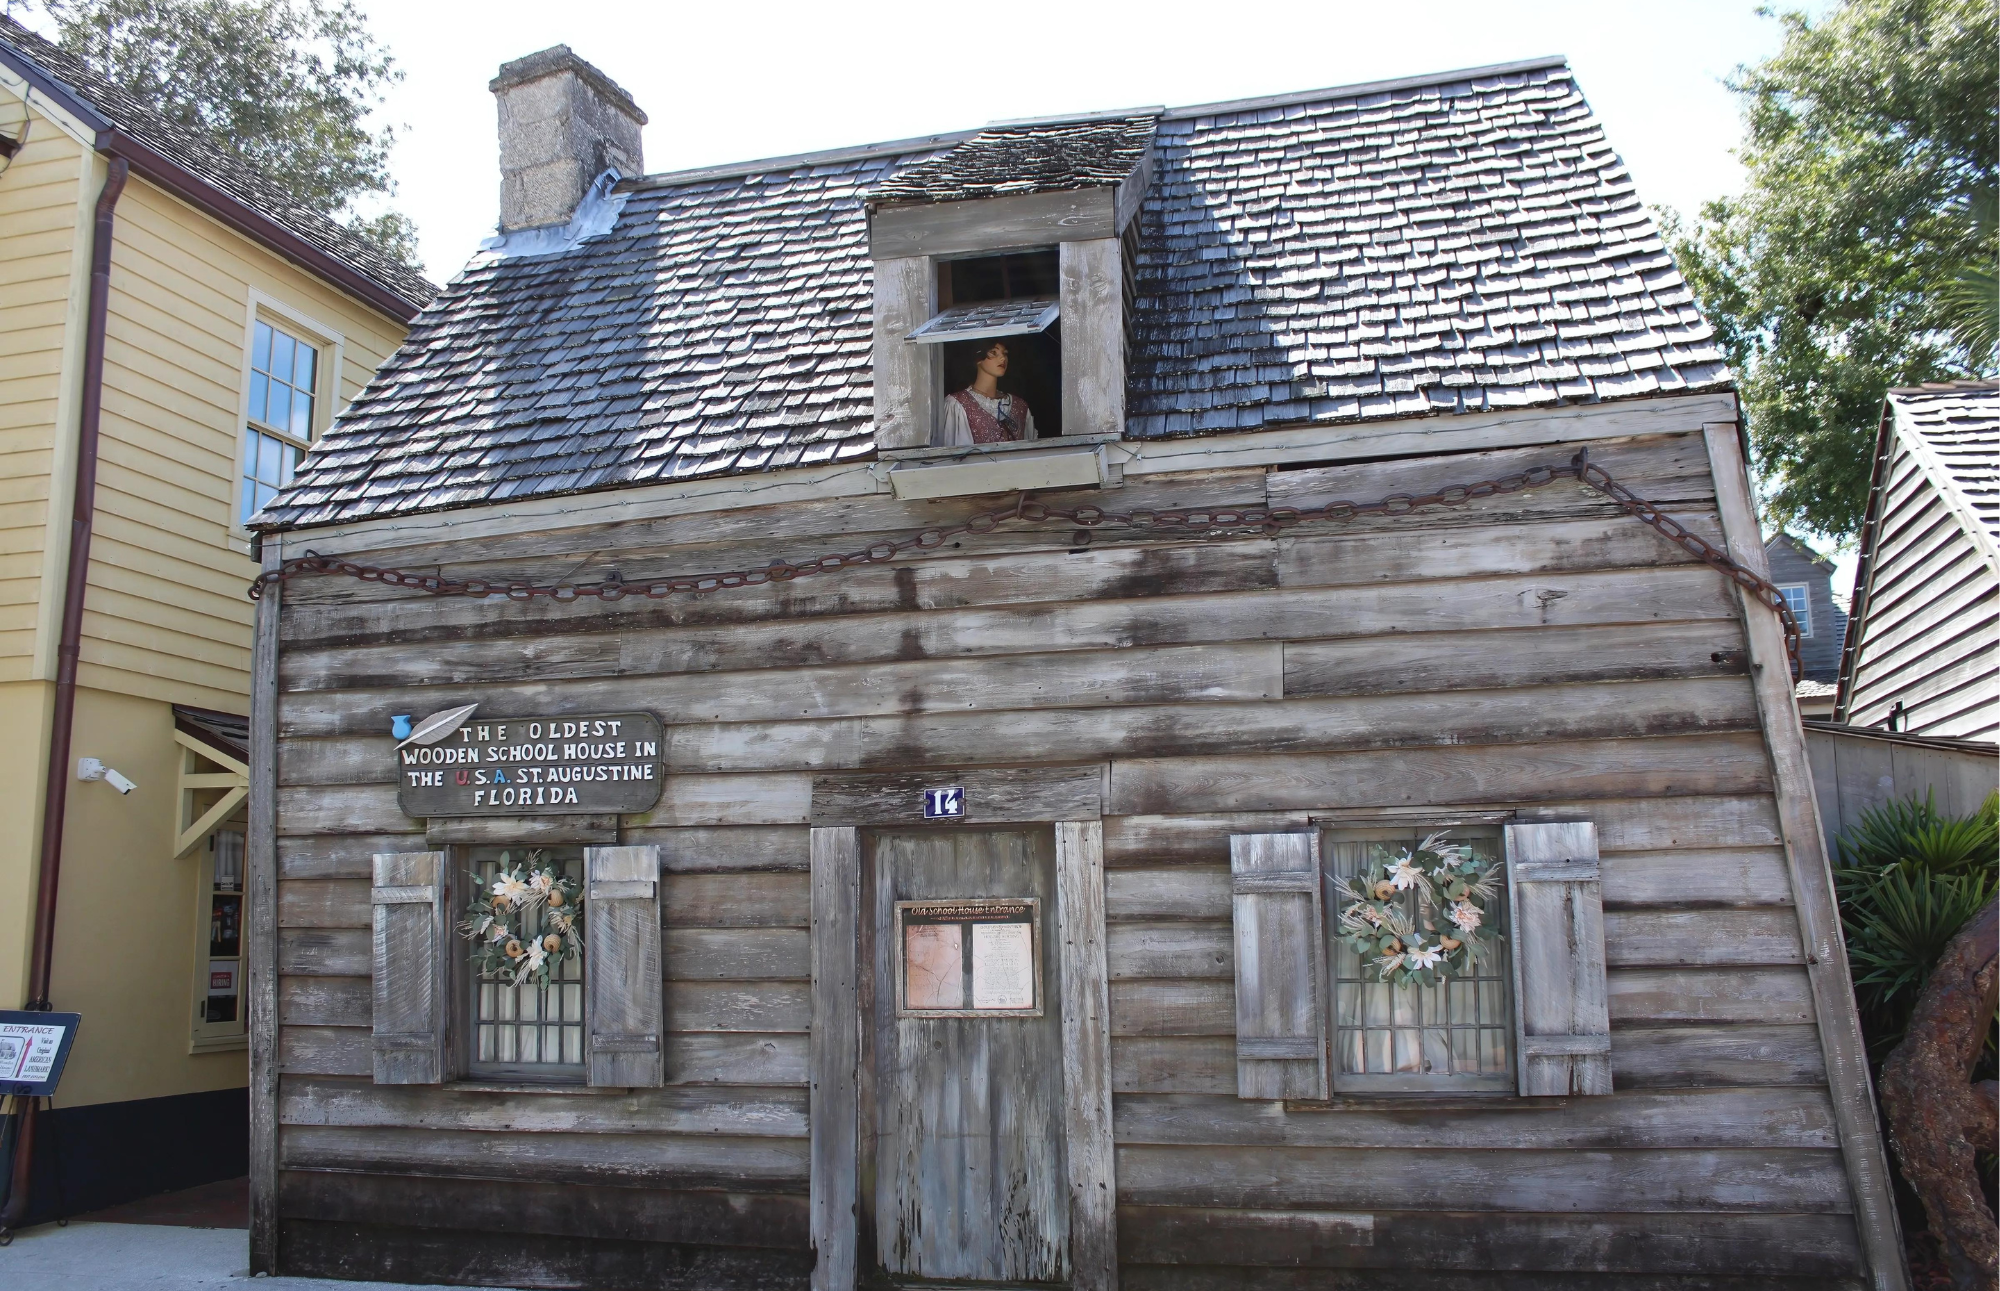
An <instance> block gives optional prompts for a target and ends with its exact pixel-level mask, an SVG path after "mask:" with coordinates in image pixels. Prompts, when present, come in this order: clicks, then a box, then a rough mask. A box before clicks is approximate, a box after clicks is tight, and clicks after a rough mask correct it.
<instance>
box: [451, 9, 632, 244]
mask: <svg viewBox="0 0 2000 1291" xmlns="http://www.w3.org/2000/svg"><path fill="white" fill-rule="evenodd" d="M487 88H489V89H491V90H492V91H493V95H494V97H495V98H496V99H498V100H499V106H500V231H501V232H502V233H513V232H515V231H516V230H518V229H537V228H545V227H547V226H549V225H559V224H566V223H568V222H569V218H570V216H571V215H573V214H574V213H575V212H576V207H577V203H579V202H581V201H582V200H583V196H584V194H585V193H587V192H589V191H590V184H591V181H592V180H594V179H596V178H597V177H598V176H599V175H601V174H603V173H604V171H605V170H606V169H607V168H609V167H612V166H616V167H617V168H618V170H619V171H620V173H622V174H624V175H627V176H632V175H639V174H643V173H644V170H645V168H644V165H643V161H642V154H641V152H640V148H639V128H640V127H641V126H643V125H645V124H646V114H645V113H644V112H641V111H640V110H639V105H638V104H636V103H634V102H633V101H632V96H631V95H629V94H627V93H626V92H625V91H624V90H621V89H619V88H618V85H617V83H616V82H614V81H613V80H612V79H611V78H610V77H608V76H606V75H605V74H604V73H602V72H600V71H598V70H597V69H596V68H595V67H592V66H591V65H590V64H589V63H586V62H584V61H583V60H582V59H581V58H578V57H577V56H576V55H575V54H573V53H571V52H570V48H569V46H568V45H557V46H556V47H555V48H553V49H545V50H543V51H542V52H541V53H539V54H530V55H528V56H527V57H526V58H519V59H516V60H514V61H513V62H511V63H502V64H501V65H500V75H498V76H496V77H494V78H493V83H492V84H491V85H490V86H488V87H487Z"/></svg>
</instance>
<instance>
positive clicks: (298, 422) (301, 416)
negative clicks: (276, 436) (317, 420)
mask: <svg viewBox="0 0 2000 1291" xmlns="http://www.w3.org/2000/svg"><path fill="white" fill-rule="evenodd" d="M312 406H313V403H312V396H311V395H309V394H307V393H306V392H305V391H303V390H294V391H292V423H291V431H292V434H294V435H296V436H298V437H299V438H300V439H310V438H311V437H312Z"/></svg>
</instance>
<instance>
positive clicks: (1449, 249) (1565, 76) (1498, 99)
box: [260, 59, 1730, 528]
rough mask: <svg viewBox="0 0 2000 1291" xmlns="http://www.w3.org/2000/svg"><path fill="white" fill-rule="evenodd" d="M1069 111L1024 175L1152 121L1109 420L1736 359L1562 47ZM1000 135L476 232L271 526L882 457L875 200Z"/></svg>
mask: <svg viewBox="0 0 2000 1291" xmlns="http://www.w3.org/2000/svg"><path fill="white" fill-rule="evenodd" d="M1079 121H1080V122H1081V123H1082V124H1081V125H1080V126H1079V127H1078V131H1077V134H1076V138H1077V139H1084V138H1086V137H1087V138H1088V139H1089V140H1090V143H1089V146H1088V147H1082V146H1081V145H1079V148H1080V149H1081V151H1079V152H1078V153H1077V156H1079V157H1082V156H1083V154H1084V153H1088V154H1089V157H1084V158H1083V162H1076V159H1075V158H1071V162H1072V163H1074V164H1072V165H1071V170H1070V171H1069V172H1068V177H1067V178H1065V177H1064V175H1059V174H1056V173H1055V172H1054V171H1053V170H1051V171H1050V172H1049V173H1048V174H1042V173H1041V172H1039V171H1035V170H1034V169H1033V167H1030V168H1029V171H1028V172H1027V173H1024V175H1023V176H1022V178H1023V181H1024V182H1042V183H1055V184H1061V183H1076V182H1082V183H1092V182H1101V181H1099V180H1094V179H1092V178H1091V175H1093V174H1095V172H1094V171H1091V170H1089V166H1088V165H1086V164H1084V163H1088V162H1090V158H1095V157H1098V154H1099V153H1102V154H1103V156H1102V157H1101V158H1099V160H1101V161H1103V163H1104V167H1108V168H1113V169H1115V168H1117V167H1119V166H1123V165H1125V160H1126V159H1125V158H1124V157H1123V156H1122V155H1120V154H1119V148H1120V147H1122V146H1123V144H1122V143H1121V139H1124V138H1125V136H1126V135H1131V136H1132V137H1136V135H1135V134H1133V133H1132V132H1134V131H1137V130H1140V129H1141V128H1142V125H1141V123H1143V128H1144V129H1150V130H1152V131H1154V137H1153V141H1152V147H1153V154H1152V180H1151V185H1150V188H1149V189H1148V190H1147V194H1146V197H1145V200H1144V203H1143V205H1142V207H1141V209H1140V212H1139V214H1138V217H1137V225H1138V260H1137V268H1136V278H1135V283H1134V287H1135V291H1136V297H1135V300H1134V303H1133V306H1132V308H1133V311H1134V313H1133V317H1132V319H1131V320H1130V322H1131V332H1130V334H1131V338H1132V342H1131V354H1130V359H1129V366H1128V393H1127V409H1128V417H1127V429H1126V433H1127V435H1128V437H1132V438H1141V437H1160V436H1174V435H1208V434H1219V433H1227V432H1233V431H1242V430H1252V429H1257V428H1260V427H1270V426H1277V425H1298V424H1302V423H1305V424H1310V423H1319V424H1328V425H1333V424H1338V423H1342V422H1355V421H1362V420H1373V419H1378V418H1393V417H1409V416H1429V415H1438V414H1449V413H1457V412H1471V411H1483V410H1488V409H1496V408H1515V407H1530V406H1556V405H1560V404H1571V403H1590V402H1596V401H1602V400H1612V399H1625V398H1634V397H1642V396H1648V395H1655V394H1674V393H1683V392H1689V391H1696V390H1705V389H1718V388H1725V387H1727V386H1728V384H1729V381H1730V377H1729V374H1728V372H1727V370H1726V368H1725V366H1724V364H1723V360H1722V356H1721V354H1720V353H1719V351H1718V350H1717V348H1716V346H1715V344H1714V342H1713V339H1712V334H1711V332H1710V329H1709V327H1708V325H1707V323H1706V322H1705V321H1704V320H1703V319H1702V318H1701V315H1700V314H1699V312H1698V311H1697V310H1696V308H1695V305H1694V301H1693V297H1692V294H1691V292H1690V291H1689V290H1688V288H1687V285H1686V284H1685V282H1684V281H1683V280H1682V279H1681V276H1680V274H1679V272H1678V271H1677V270H1676V269H1675V267H1674V264H1673V261H1672V259H1671V258H1670V257H1669V255H1668V253H1667V251H1666V249H1665V247H1664V245H1663V244H1662V243H1661V240H1660V237H1659V234H1658V231H1657V230H1656V229H1655V228H1654V226H1653V223H1652V221H1651V219H1650V217H1649V216H1648V215H1647V213H1646V211H1645V209H1644V208H1643V207H1642V206H1641V204H1640V201H1639V198H1638V195H1637V194H1636V193H1635V192H1634V190H1633V186H1632V182H1631V179H1630V178H1629V176H1628V175H1627V173H1626V171H1625V168H1624V166H1623V165H1622V163H1620V162H1619V160H1618V158H1617V156H1616V155H1615V154H1614V153H1613V152H1612V150H1611V147H1610V145H1609V144H1608V143H1607V142H1606V141H1605V138H1604V134H1603V131H1602V129H1601V128H1600V127H1599V125H1598V124H1597V121H1596V118H1595V117H1594V116H1592V114H1591V112H1590V109H1589V107H1588V105H1587V104H1586V103H1585V102H1584V100H1583V96H1582V94H1581V93H1580V92H1579V91H1578V89H1577V87H1576V84H1575V82H1574V80H1573V78H1572V77H1571V74H1570V72H1569V69H1568V67H1567V66H1566V64H1564V63H1563V62H1562V61H1561V60H1559V59H1555V60H1540V61H1538V62H1533V63H1527V64H1514V65H1509V66H1507V67H1502V68H1495V69H1485V70H1481V71H1475V72H1459V73H1449V74H1444V75H1441V76H1438V77H1435V78H1431V79H1427V80H1415V81H1408V82H1397V83H1392V84H1388V85H1383V86H1372V87H1360V88H1358V89H1349V90H1327V91H1322V92H1318V93H1314V94H1304V95H1298V96H1292V97H1289V98H1287V99H1285V100H1278V101H1269V100H1267V101H1263V102H1253V103H1247V104H1226V105H1218V106H1214V107H1208V108H1192V109H1179V110H1169V111H1166V112H1164V113H1162V114H1160V115H1159V116H1158V117H1157V118H1155V117H1152V116H1146V115H1144V114H1135V115H1132V116H1129V117H1127V116H1110V117H1105V116H1099V117H1092V118H1079ZM1085 127H1087V128H1085ZM1023 128H1025V129H1030V130H1031V131H1033V132H1039V133H1040V135H1041V136H1042V137H1044V138H1046V137H1049V135H1050V132H1051V131H1058V132H1059V130H1060V127H1059V126H1052V125H1050V124H1048V123H1037V124H1035V125H1034V126H1032V127H1023ZM1012 129H1015V128H1013V127H1006V128H995V129H993V130H988V131H980V132H972V133H968V134H962V135H957V136H950V137H945V138H934V139H931V140H923V141H914V142H912V143H911V144H910V145H909V146H908V148H907V151H904V150H901V149H899V148H898V147H897V146H885V145H876V146H873V147H870V148H866V149H858V150H855V151H853V152H848V153H832V154H818V155H809V156H806V157H802V158H790V159H782V160H780V161H777V162H772V163H762V164H758V163H753V164H750V165H746V166H743V167H740V168H736V169H734V170H726V171H717V170H713V169H711V170H707V171H702V172H695V173H692V174H690V175H688V176H685V177H677V176H672V175H665V176H654V177H651V178H649V179H647V180H644V181H641V182H639V183H637V184H635V185H626V186H625V188H626V190H627V191H628V192H629V197H628V198H627V200H626V202H625V205H624V207H623V210H622V211H621V212H620V214H619V216H618V219H617V222H616V224H615V226H614V227H613V228H612V229H611V231H610V232H609V233H607V234H605V235H604V236H602V237H598V238H595V239H593V240H590V241H586V242H584V243H582V244H581V245H578V246H576V247H575V248H574V249H572V250H570V251H568V252H567V253H565V254H562V255H556V256H548V257H542V258H527V257H513V258H508V257H504V256H502V255H499V254H497V253H482V254H481V255H479V256H476V257H474V259H473V260H472V262H471V263H470V264H469V265H468V266H467V268H466V269H465V271H464V272H463V273H461V274H460V275H459V277H458V278H457V279H456V280H455V281H453V282H452V283H451V284H450V285H449V286H448V287H447V288H446V289H445V290H444V292H443V293H442V295H441V296H440V297H439V298H438V300H437V302H436V303H435V305H434V307H433V308H431V309H430V310H428V311H427V312H426V313H425V314H424V315H423V317H422V318H420V319H419V320H418V321H417V322H416V324H415V325H414V326H413V328H412V329H411V331H410V334H409V338H408V340H407V342H406V343H405V345H404V346H403V348H402V349H401V350H400V351H399V352H398V353H397V354H396V355H395V356H394V357H393V358H391V359H390V360H389V361H388V362H387V363H385V364H384V365H383V366H382V367H381V369H380V370H379V371H378V372H377V373H376V376H375V379H374V381H373V382H371V384H370V385H369V387H368V388H367V390H366V391H364V392H363V394H362V395H361V396H360V397H359V398H357V399H356V400H355V402H354V404H353V405H352V406H351V407H350V408H349V409H348V411H347V412H346V414H345V415H344V416H343V417H342V418H341V419H340V421H339V423H338V424H337V425H336V426H335V427H334V428H333V429H332V431H330V432H329V434H328V435H327V436H326V437H325V439H324V441H323V442H322V443H321V445H320V446H319V447H317V448H315V450H314V451H313V452H312V454H311V455H310V456H309V458H308V459H307V461H306V463H305V465H304V466H303V468H302V469H301V471H300V472H299V475H298V478H297V481H296V483H295V484H294V485H293V487H292V488H291V489H290V490H288V491H287V492H286V493H284V494H283V495H281V496H280V497H279V499H278V500H277V501H276V502H275V503H273V504H272V506H271V507H269V508H267V509H266V510H265V512H263V513H262V516H261V517H260V524H261V525H263V526H264V527H273V528H290V527H296V526H309V525H316V524H328V523H338V522H346V521H354V520H362V519H369V518H374V517H380V516H388V515H396V514H408V513H413V512H420V511H431V510H439V509H443V508H448V507H456V506H467V505H474V504H478V503H483V502H492V501H498V500H502V499H510V498H524V497H538V496H549V495H555V494H562V493H571V492H578V491H582V490H590V489H607V488H617V487H621V486H630V485H636V484H642V483H652V482H658V481H666V480H674V479H683V478H689V477H695V476H715V475H727V474H737V473H744V472H753V471H768V470H772V469H776V468H780V467H786V466H795V465H803V464H812V463H823V462H830V461H836V460H848V459H855V458H860V457H865V456H867V455H869V454H872V453H873V451H874V446H873V425H872V417H873V386H872V377H871V372H870V367H869V355H870V344H871V326H872V324H871V318H872V314H871V311H872V297H871V282H872V269H871V263H870V260H869V253H868V238H867V223H866V214H865V209H864V208H865V204H866V203H867V202H869V201H870V200H874V201H881V200H884V197H885V195H888V194H900V195H902V197H904V198H907V197H914V196H916V195H917V194H920V193H921V194H926V195H928V196H927V197H926V198H919V199H918V200H954V198H953V197H952V196H951V194H953V193H962V194H963V195H964V196H976V195H980V194H979V193H975V192H973V191H971V186H972V185H974V184H976V183H985V182H988V181H995V182H997V180H996V179H995V176H994V175H988V174H986V172H985V170H984V169H982V168H981V166H983V160H991V159H992V158H993V157H996V156H998V155H999V150H1000V143H999V142H997V140H999V139H1000V137H1001V136H1006V137H1007V138H1013V137H1014V136H1013V135H1009V134H1008V130H1012ZM1121 132H1122V133H1121ZM1017 133H1018V131H1017ZM989 136H991V137H992V146H991V147H988V146H986V145H980V146H979V147H974V148H971V149H970V150H967V148H966V145H967V144H968V142H971V143H973V144H977V143H978V141H979V140H981V139H988V138H989ZM1100 136H1101V137H1100ZM1114 136H1116V137H1114ZM1125 141H1126V142H1129V140H1125ZM1015 142H1016V143H1018V142H1019V141H1018V140H1016V141H1015ZM1009 146H1013V145H1009ZM1047 155H1048V156H1052V157H1053V156H1057V153H1056V152H1049V153H1047ZM953 156H957V157H958V158H959V159H960V160H959V161H958V162H953V161H951V160H950V159H951V158H952V157H953ZM968 159H971V160H968ZM982 159H983V160H982ZM974 160H978V161H981V166H975V165H972V164H971V161H974ZM1054 164H1055V163H1051V165H1054ZM1058 169H1059V167H1058ZM1107 173H1108V171H1107ZM1113 182H1115V181H1113ZM905 190H907V192H905ZM1008 191H1014V190H1008Z"/></svg>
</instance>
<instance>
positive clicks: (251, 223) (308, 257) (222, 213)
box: [97, 127, 424, 323]
mask: <svg viewBox="0 0 2000 1291" xmlns="http://www.w3.org/2000/svg"><path fill="white" fill-rule="evenodd" d="M97 150H98V151H99V152H101V153H104V154H106V155H107V156H118V157H123V158H125V160H126V161H128V162H130V163H131V165H132V169H133V170H134V171H136V172H138V174H139V175H141V176H142V177H144V178H145V179H147V180H148V181H150V182H151V183H153V184H154V185H156V186H157V187H160V188H163V189H165V190H166V191H168V192H169V193H172V194H173V195H174V196H175V197H178V198H180V199H181V200H182V201H184V202H186V203H187V204H188V205H190V206H193V207H194V208H196V209H197V210H199V211H201V212H203V213H204V214H206V215H209V216H212V217H213V218H215V219H216V220H218V221H220V222H221V223H223V224H226V225H228V226H229V227H230V228H232V229H234V230H236V231H237V232H238V233H241V234H242V235H243V236H244V237H247V238H249V239H250V240H251V241H252V242H255V243H257V244H258V245H260V246H262V247H264V248H266V249H267V250H270V251H273V252H275V253H277V254H278V255H280V256H283V257H284V258H285V259H287V260H290V261H292V262H293V263H294V264H297V265H298V266H300V267H301V268H303V269H306V270H308V271H309V272H311V273H313V274H316V275H318V276H319V277H321V278H324V279H325V280H326V281H328V282H330V283H332V284H333V285H334V286H336V287H338V288H340V289H341V290H342V291H344V292H346V293H347V294H348V295H350V296H353V297H355V298H356V299H357V300H360V301H361V302H362V303H363V304H366V305H369V306H372V307H373V308H375V309H378V310H380V311H381V312H382V313H384V314H387V315H389V316H390V317H391V318H394V319H395V320H396V321H397V322H399V323H407V322H409V321H410V320H411V319H413V318H415V317H416V316H417V315H418V314H420V313H422V312H423V309H424V307H423V306H422V305H421V304H419V303H418V302H416V301H413V300H410V299H408V298H406V297H404V296H403V295H401V294H400V293H398V292H394V291H391V290H390V289H389V288H387V287H385V286H383V285H382V284H381V283H379V282H377V281H375V279H373V278H371V277H369V276H368V275H367V274H364V273H362V272H361V271H360V270H358V269H356V268H354V267H353V266H352V265H350V264H348V263H347V262H346V261H344V260H342V259H340V258H339V257H337V256H334V255H330V254H329V253H327V252H326V251H324V250H322V249H320V248H319V247H316V246H314V245H313V244H312V243H310V242H308V241H306V240H305V239H304V238H302V237H300V236H299V235H298V234H296V233H294V232H292V231H291V230H290V229H288V228H286V227H285V226H284V225H282V224H280V223H278V222H277V221H276V220H274V219H272V218H271V217H270V216H268V215H266V214H264V213H263V212H262V211H260V210H258V209H257V208H256V207H254V206H252V205H250V204H249V203H248V202H245V201H244V200H242V199H241V198H239V197H237V196H235V195H234V194H232V193H230V192H229V191H228V190H227V189H225V188H222V187H221V186H219V185H217V184H213V183H210V182H209V181H208V180H205V179H203V178H202V177H201V176H200V175H197V174H195V173H194V172H193V171H191V170H189V169H188V168H187V167H185V166H183V165H181V164H180V163H178V162H176V161H174V160H173V159H171V158H169V157H167V156H165V155H164V154H162V153H161V152H159V151H158V150H157V149H155V148H153V147H152V146H151V145H149V144H147V143H145V142H143V141H141V140H139V139H135V138H133V137H132V136H131V135H129V134H127V133H125V132H124V131H123V130H119V129H116V128H115V127H114V128H112V129H107V130H102V131H99V132H98V135H97Z"/></svg>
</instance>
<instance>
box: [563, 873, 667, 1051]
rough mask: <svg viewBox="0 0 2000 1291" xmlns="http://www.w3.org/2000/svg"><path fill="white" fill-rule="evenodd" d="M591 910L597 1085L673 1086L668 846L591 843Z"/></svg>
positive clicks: (587, 945) (588, 953) (588, 954)
mask: <svg viewBox="0 0 2000 1291" xmlns="http://www.w3.org/2000/svg"><path fill="white" fill-rule="evenodd" d="M584 872H585V874H586V875H587V876H588V880H589V882H588V885H587V891H586V897H587V904H586V905H585V907H584V910H585V914H584V942H583V953H584V956H585V960H586V962H585V972H584V980H585V982H586V984H587V985H586V989H587V990H588V992H589V1001H588V1003H587V1005H586V1007H585V1009H584V1020H585V1025H586V1026H587V1028H588V1029H589V1032H590V1054H589V1061H590V1083H591V1084H593V1085H611V1086H619V1087H624V1088H634V1087H651V1086H656V1085H664V1084H665V1083H666V1058H665V1050H664V1049H663V1047H662V1045H661V1036H662V1033H663V1032H664V1030H665V1027H664V1023H663V1015H664V1010H665V1005H664V1000H663V995H664V992H665V986H664V983H663V982H662V980H661V977H662V974H661V970H660V849H659V848H657V847H591V848H586V849H585V850H584Z"/></svg>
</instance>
